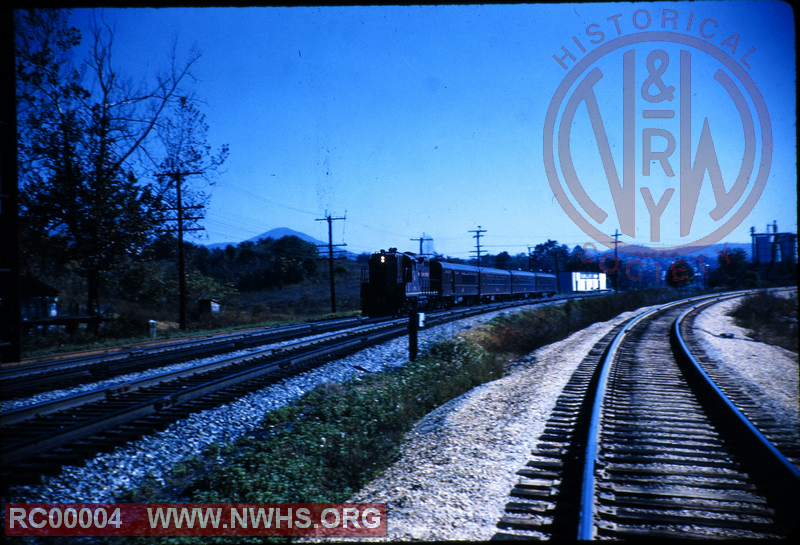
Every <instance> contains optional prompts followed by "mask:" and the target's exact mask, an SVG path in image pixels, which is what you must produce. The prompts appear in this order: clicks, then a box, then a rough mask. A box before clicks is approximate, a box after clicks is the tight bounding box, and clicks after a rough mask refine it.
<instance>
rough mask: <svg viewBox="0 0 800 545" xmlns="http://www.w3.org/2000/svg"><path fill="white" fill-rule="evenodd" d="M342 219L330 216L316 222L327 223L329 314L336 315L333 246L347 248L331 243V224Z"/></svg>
mask: <svg viewBox="0 0 800 545" xmlns="http://www.w3.org/2000/svg"><path fill="white" fill-rule="evenodd" d="M346 219H347V218H346V217H343V218H332V217H331V216H330V214H328V215H327V216H325V217H324V218H318V219H317V220H316V221H327V222H328V272H329V274H330V277H331V312H332V313H334V314H335V313H336V282H335V280H334V278H333V247H334V246H337V247H338V246H347V244H334V243H333V222H334V221H338V220H346Z"/></svg>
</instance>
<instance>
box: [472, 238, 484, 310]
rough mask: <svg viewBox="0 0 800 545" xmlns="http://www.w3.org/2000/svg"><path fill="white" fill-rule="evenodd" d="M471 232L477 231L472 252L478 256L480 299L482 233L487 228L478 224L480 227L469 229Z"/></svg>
mask: <svg viewBox="0 0 800 545" xmlns="http://www.w3.org/2000/svg"><path fill="white" fill-rule="evenodd" d="M469 232H470V233H475V236H473V237H472V238H474V239H475V250H472V252H470V253H475V254H477V256H478V300H480V298H481V235H482V234H483V233H485V232H486V229H481V226H480V225H478V228H477V229H475V230H474V231H469Z"/></svg>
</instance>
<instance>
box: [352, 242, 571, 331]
mask: <svg viewBox="0 0 800 545" xmlns="http://www.w3.org/2000/svg"><path fill="white" fill-rule="evenodd" d="M557 291H558V288H557V281H556V277H555V275H553V274H545V273H532V272H524V271H506V270H501V269H490V268H487V267H475V266H472V265H460V264H456V263H448V262H446V261H440V260H437V259H429V258H428V257H426V256H422V255H417V254H413V253H410V252H402V253H401V252H398V251H397V249H396V248H389V251H384V250H381V251H380V253H375V254H372V256H370V259H369V268H368V269H366V270H364V271H363V276H362V279H361V310H362V314H363V315H365V316H369V317H377V316H401V315H404V314H407V313H408V312H409V311H415V310H433V309H442V308H451V307H453V306H457V305H465V306H466V305H475V304H479V303H482V302H486V301H504V300H512V299H526V298H532V297H544V296H548V295H553V294H555V293H556V292H557Z"/></svg>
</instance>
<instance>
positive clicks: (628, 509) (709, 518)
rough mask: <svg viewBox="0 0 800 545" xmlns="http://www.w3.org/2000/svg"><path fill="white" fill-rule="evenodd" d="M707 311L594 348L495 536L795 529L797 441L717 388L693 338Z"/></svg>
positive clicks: (678, 312)
mask: <svg viewBox="0 0 800 545" xmlns="http://www.w3.org/2000/svg"><path fill="white" fill-rule="evenodd" d="M713 302H716V301H711V302H710V303H713ZM710 303H709V302H708V301H703V300H697V299H693V300H689V301H684V302H679V303H673V304H669V305H665V306H663V307H660V308H659V309H656V310H654V311H650V312H647V313H643V314H640V315H639V316H637V317H634V318H632V319H631V320H629V321H627V322H626V323H624V324H621V325H620V326H618V327H617V328H615V329H614V330H612V331H611V332H610V333H609V334H608V335H606V336H605V337H604V338H603V339H601V341H600V342H598V343H597V344H596V345H595V347H594V348H593V349H592V351H591V352H590V353H589V354H588V355H587V356H586V357H585V358H584V360H583V361H582V362H581V364H580V365H579V367H578V368H577V369H576V371H575V373H574V375H573V376H572V378H571V380H570V381H569V383H568V384H567V386H566V388H565V390H564V392H563V393H562V395H561V396H560V397H559V399H558V400H557V403H556V407H555V409H554V411H553V413H552V414H551V417H550V419H549V421H548V423H547V427H546V429H545V431H544V434H543V435H542V436H541V437H540V442H539V444H538V445H537V447H536V450H535V451H534V452H533V455H532V457H531V459H530V461H529V462H528V464H527V465H526V467H525V468H523V469H521V470H520V471H519V472H518V473H519V474H520V476H521V479H520V481H519V483H518V485H517V486H516V487H515V488H514V489H513V490H512V492H511V499H510V501H509V502H508V504H507V505H506V509H505V515H504V516H503V518H502V519H501V520H500V521H499V523H498V533H497V534H496V535H495V539H497V540H501V539H519V538H523V539H629V538H641V537H666V538H679V539H685V538H736V539H743V538H786V537H789V536H792V535H796V534H797V522H796V514H797V508H798V497H799V493H800V474H799V473H798V470H797V468H796V467H795V465H794V464H792V463H791V459H794V460H795V462H796V460H797V458H796V454H797V444H796V443H794V444H793V443H792V441H793V440H796V439H793V437H794V438H796V435H793V432H791V431H788V430H781V429H779V427H777V426H776V425H775V424H774V421H772V419H771V418H770V417H769V415H768V414H764V411H763V410H761V408H760V407H759V405H758V404H756V403H752V402H751V401H750V400H748V398H747V395H746V393H745V392H742V391H741V390H740V389H739V388H737V387H736V385H735V384H731V383H730V382H731V381H730V380H729V379H728V380H723V378H724V377H723V376H722V373H720V372H719V371H716V370H712V372H711V374H712V375H714V376H715V377H716V378H717V379H718V380H720V382H724V383H726V384H725V385H724V386H723V387H720V386H718V385H717V384H715V383H714V382H713V381H712V380H711V379H710V377H709V373H708V372H707V371H705V370H704V369H703V368H702V367H701V366H700V363H699V362H698V361H697V359H696V358H695V357H694V356H693V355H692V353H691V350H690V346H691V345H692V341H691V340H689V341H687V340H686V339H684V333H685V332H686V331H688V330H689V329H690V326H689V325H688V320H690V319H691V317H692V316H693V315H694V314H696V312H698V311H699V310H700V308H698V305H703V304H710ZM706 363H708V362H706ZM726 391H727V393H726ZM731 399H733V400H734V401H731ZM739 406H741V407H742V408H741V409H740V408H739ZM762 430H763V431H762ZM770 438H771V439H773V440H774V441H775V443H773V441H771V440H770ZM776 444H777V445H779V446H778V447H776ZM781 448H782V449H784V451H788V452H781V450H780V449H781Z"/></svg>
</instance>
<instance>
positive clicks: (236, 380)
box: [0, 302, 552, 486]
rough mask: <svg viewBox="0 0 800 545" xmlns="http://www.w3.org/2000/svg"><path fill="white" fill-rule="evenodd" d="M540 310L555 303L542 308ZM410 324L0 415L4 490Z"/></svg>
mask: <svg viewBox="0 0 800 545" xmlns="http://www.w3.org/2000/svg"><path fill="white" fill-rule="evenodd" d="M543 304H552V302H545V303H543ZM509 306H512V305H511V304H508V303H504V304H498V305H488V306H482V307H469V308H462V309H457V310H455V311H448V312H439V313H435V314H432V315H429V317H428V319H427V320H426V327H430V326H434V325H438V324H441V323H446V322H449V321H453V320H457V319H461V318H465V317H469V316H473V315H476V314H480V313H484V312H489V311H492V310H498V309H502V308H506V307H509ZM407 328H408V320H407V319H395V320H387V319H383V320H378V321H369V322H367V323H366V324H364V325H362V326H360V327H356V328H351V329H348V330H344V331H340V332H336V333H331V334H328V335H324V336H321V337H318V338H314V339H313V340H307V341H300V342H296V343H293V344H290V345H287V346H283V347H281V348H277V349H273V348H266V349H254V350H251V351H249V352H247V353H246V354H245V355H237V356H233V357H231V356H226V357H220V358H216V359H214V360H212V361H208V362H205V363H203V364H199V365H195V366H192V367H188V368H184V369H179V370H177V371H166V372H163V373H157V374H155V375H153V376H149V377H147V378H143V379H140V380H136V381H132V382H127V383H123V384H117V385H114V386H110V387H101V388H97V389H94V390H90V391H88V392H84V393H80V394H75V395H70V396H65V397H60V398H57V399H54V400H52V401H48V402H43V403H38V404H35V405H29V406H23V407H21V408H18V409H14V410H9V411H5V412H3V413H2V414H0V433H2V435H3V444H2V447H1V448H0V462H2V465H1V468H0V475H1V476H2V480H3V484H4V486H9V485H12V484H27V483H33V482H37V481H38V480H40V479H41V476H42V475H46V474H54V473H56V472H58V471H59V470H60V468H61V467H62V466H64V465H76V464H80V463H82V462H83V461H85V460H86V459H88V458H90V457H92V456H93V455H95V454H97V453H98V452H103V451H109V450H112V449H113V448H115V447H116V446H118V445H121V444H124V443H125V442H128V441H131V440H134V439H136V438H138V437H141V436H143V435H145V434H148V433H152V432H154V431H157V430H160V429H164V428H166V427H167V426H168V425H170V424H171V423H173V422H176V421H178V420H180V419H183V418H186V417H188V416H189V415H190V414H192V413H193V412H198V411H201V410H205V409H210V408H213V407H217V406H219V405H221V404H224V403H227V402H230V401H233V400H235V399H237V398H240V397H242V396H244V395H246V394H248V393H250V392H253V391H257V390H260V389H261V388H264V387H266V386H268V385H270V384H273V383H275V382H278V381H280V380H282V379H284V378H287V377H289V376H293V375H296V374H299V373H302V372H304V371H307V370H309V369H311V368H314V367H318V366H321V365H323V364H325V363H327V362H328V361H331V360H333V359H336V358H341V357H344V356H345V355H348V354H350V353H352V352H355V351H358V350H361V349H363V348H366V347H368V346H371V345H375V344H379V343H382V342H386V341H388V340H390V339H392V338H395V337H399V336H403V335H406V334H407V332H408V329H407Z"/></svg>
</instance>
